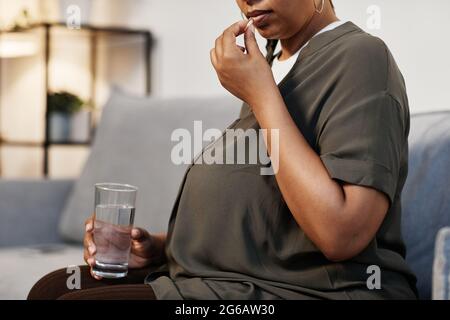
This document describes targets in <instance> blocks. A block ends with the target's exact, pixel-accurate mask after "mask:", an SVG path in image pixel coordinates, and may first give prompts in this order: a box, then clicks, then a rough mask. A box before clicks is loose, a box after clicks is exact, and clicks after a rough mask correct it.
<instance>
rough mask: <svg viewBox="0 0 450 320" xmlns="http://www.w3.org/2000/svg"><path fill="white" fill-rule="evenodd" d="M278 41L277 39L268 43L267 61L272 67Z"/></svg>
mask: <svg viewBox="0 0 450 320" xmlns="http://www.w3.org/2000/svg"><path fill="white" fill-rule="evenodd" d="M277 44H278V40H277V39H268V40H267V43H266V51H267V54H266V60H267V62H268V63H269V65H271V66H272V62H273V59H274V58H275V56H274V54H275V49H276V48H277Z"/></svg>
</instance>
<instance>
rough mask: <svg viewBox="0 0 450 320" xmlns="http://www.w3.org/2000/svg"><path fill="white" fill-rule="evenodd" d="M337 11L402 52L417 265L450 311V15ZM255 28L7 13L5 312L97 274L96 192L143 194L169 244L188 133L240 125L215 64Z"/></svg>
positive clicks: (143, 214) (103, 11)
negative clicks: (68, 275) (44, 280)
mask: <svg viewBox="0 0 450 320" xmlns="http://www.w3.org/2000/svg"><path fill="white" fill-rule="evenodd" d="M333 2H334V4H335V7H336V11H337V14H338V16H339V17H340V18H341V20H351V21H353V22H354V23H356V24H357V25H358V26H360V27H361V28H362V29H364V30H365V31H367V32H369V33H371V34H373V35H375V36H379V37H380V38H382V39H383V40H384V41H385V42H386V43H387V45H388V46H389V48H390V49H391V51H392V53H393V55H394V57H395V59H396V61H397V63H398V65H399V67H400V69H401V71H402V73H403V75H404V77H405V80H406V84H407V90H408V96H409V102H410V109H411V113H412V114H413V115H414V116H413V117H412V120H411V134H410V139H409V142H410V147H411V148H410V162H409V164H410V170H409V176H408V180H407V183H406V185H405V188H404V193H403V195H402V207H403V211H404V215H403V217H404V219H403V221H402V232H403V235H404V238H405V242H406V244H407V246H408V255H407V261H408V263H409V264H410V265H411V267H412V269H413V270H414V272H415V273H416V274H417V275H418V276H419V282H418V287H419V291H420V293H421V297H422V298H425V299H427V298H430V297H431V295H432V279H433V283H434V284H433V290H434V293H433V296H434V297H438V298H439V297H447V298H448V299H450V289H449V288H450V286H449V285H448V275H449V273H450V263H447V264H445V263H444V262H445V261H450V229H447V231H445V230H444V229H443V228H444V227H446V226H450V214H449V213H450V201H449V197H448V192H447V190H448V181H450V171H449V170H448V168H449V163H450V103H448V92H449V89H450V81H449V79H448V75H449V74H450V59H449V57H450V42H449V41H448V34H449V32H450V14H449V12H450V1H448V0H433V1H420V0H395V1H392V0H358V1H356V0H355V1H349V0H333ZM240 19H242V18H241V14H240V12H239V9H238V6H237V5H236V2H235V1H234V0H214V1H212V0H189V1H185V0H178V1H167V0H0V261H1V263H0V299H25V298H26V296H27V294H28V292H29V290H30V288H31V286H32V285H33V284H34V283H35V282H36V281H37V280H38V279H39V278H40V277H42V276H44V275H45V274H47V273H48V272H51V271H53V270H55V269H57V268H62V267H67V266H69V265H77V264H82V263H83V258H82V239H83V235H84V221H85V219H86V218H87V217H88V216H90V215H91V214H92V211H93V205H94V187H93V186H94V184H95V183H97V182H119V183H129V184H133V185H135V186H138V187H139V192H138V198H137V204H136V208H137V210H136V212H137V214H136V225H138V226H140V227H144V228H147V229H148V230H150V231H151V232H164V231H166V230H167V222H168V219H169V215H170V213H171V209H172V205H173V202H174V200H175V197H176V194H177V191H178V187H179V185H180V181H181V179H182V177H183V174H184V171H185V167H183V166H176V165H175V164H174V163H173V162H172V161H171V152H172V150H171V147H172V146H173V143H172V142H173V141H171V134H172V133H173V130H175V129H178V128H188V129H189V130H191V129H192V124H193V121H195V120H200V119H201V120H202V121H203V122H202V123H203V128H204V129H207V128H216V129H223V128H225V127H226V126H227V125H229V124H230V123H231V122H232V121H233V120H235V119H236V117H237V115H238V112H239V109H240V106H241V102H240V101H238V100H237V99H234V98H233V97H231V96H230V94H228V93H227V92H226V91H225V90H224V89H223V88H222V87H221V86H220V83H219V82H218V80H217V77H216V74H215V72H214V69H213V67H212V66H211V63H210V57H209V51H210V49H211V48H212V47H213V46H214V40H215V39H216V38H217V37H218V36H219V35H220V34H221V33H222V31H223V30H224V29H225V28H227V27H228V26H230V25H231V24H232V23H234V22H236V21H238V20H240ZM257 38H258V42H259V44H260V48H261V50H262V51H263V52H264V47H265V40H264V39H261V38H260V37H257ZM239 41H242V39H239ZM264 53H265V52H264ZM190 132H192V130H191V131H190ZM203 142H205V141H203ZM439 230H443V231H439ZM444 231H445V232H444ZM438 232H439V235H440V236H438ZM436 237H438V241H437V242H436V243H437V245H436V255H435V254H434V250H435V239H436ZM439 239H440V240H439ZM445 243H447V245H444V244H445ZM445 259H447V260H445ZM433 261H435V264H434V266H435V269H434V271H433V272H432V268H433ZM436 261H437V262H436ZM443 261H444V262H443ZM446 268H447V269H446ZM445 294H447V295H446V296H445Z"/></svg>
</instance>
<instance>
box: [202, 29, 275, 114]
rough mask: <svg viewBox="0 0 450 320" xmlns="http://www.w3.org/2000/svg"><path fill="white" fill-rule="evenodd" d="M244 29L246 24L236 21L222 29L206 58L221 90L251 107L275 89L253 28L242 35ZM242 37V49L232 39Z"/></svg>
mask: <svg viewBox="0 0 450 320" xmlns="http://www.w3.org/2000/svg"><path fill="white" fill-rule="evenodd" d="M246 26H247V22H246V21H240V22H237V23H235V24H233V25H232V26H230V27H229V28H228V29H226V30H225V31H224V32H223V34H222V35H221V36H220V37H218V38H217V39H216V43H215V48H214V49H211V52H210V55H211V62H212V64H213V66H214V69H215V70H216V72H217V75H218V77H219V80H220V83H221V84H222V86H223V87H224V88H225V89H227V90H228V91H229V92H231V94H233V95H234V96H236V97H238V98H239V99H241V100H243V101H245V102H246V103H247V104H249V105H250V106H251V105H253V104H254V103H257V102H259V101H264V95H265V94H268V93H270V92H271V90H273V89H276V84H275V80H274V78H273V74H272V70H271V68H270V66H269V64H268V63H267V61H266V59H265V58H264V56H263V55H262V53H261V51H260V50H259V47H258V44H257V42H256V38H255V29H254V26H253V25H252V26H250V27H249V28H248V29H247V31H245V27H246ZM243 33H244V39H245V47H246V48H242V47H240V46H238V45H237V44H236V37H238V36H239V35H241V34H243ZM245 49H246V50H247V53H245V52H244V51H245Z"/></svg>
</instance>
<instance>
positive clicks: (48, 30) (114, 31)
mask: <svg viewBox="0 0 450 320" xmlns="http://www.w3.org/2000/svg"><path fill="white" fill-rule="evenodd" d="M55 28H65V29H66V30H70V29H69V28H67V26H66V25H65V24H63V23H41V24H34V25H31V26H29V27H27V28H22V29H19V30H13V31H0V35H1V34H3V33H7V32H18V33H20V32H29V31H32V30H37V29H43V31H44V37H43V38H44V39H43V41H44V46H43V50H44V66H45V67H44V68H45V80H44V82H45V93H46V96H45V120H44V121H45V136H44V137H45V138H44V141H43V142H31V141H8V140H5V139H2V137H0V146H1V145H7V146H20V147H42V148H43V157H44V159H43V168H42V172H43V175H44V177H48V175H49V149H50V147H51V146H53V145H57V146H89V145H90V144H91V142H92V138H93V136H94V134H95V123H94V120H93V117H92V113H90V120H89V121H90V128H91V130H90V131H91V132H90V135H89V136H90V137H89V140H88V141H51V140H50V130H51V128H50V112H49V110H48V104H47V96H48V93H49V92H50V81H49V80H50V77H49V75H50V71H51V70H50V60H51V48H52V41H53V38H52V30H53V29H55ZM71 31H73V32H79V31H84V32H88V34H89V37H90V64H91V65H90V70H91V88H90V99H89V104H90V105H91V107H92V108H94V110H95V107H96V106H95V101H96V80H97V60H98V57H97V49H98V48H97V47H98V40H99V38H100V37H101V36H103V35H121V36H127V35H129V36H141V37H143V40H144V46H143V50H144V51H143V57H144V65H145V79H144V81H145V93H146V94H147V95H149V94H150V92H151V48H152V44H153V39H152V34H151V32H150V31H148V30H139V29H129V28H119V27H97V26H92V25H83V26H81V29H80V30H78V29H74V30H71ZM0 107H1V106H0ZM0 170H1V168H0Z"/></svg>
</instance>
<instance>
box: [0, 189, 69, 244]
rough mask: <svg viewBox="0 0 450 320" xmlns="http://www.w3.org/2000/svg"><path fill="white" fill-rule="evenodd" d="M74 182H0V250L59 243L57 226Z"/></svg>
mask: <svg viewBox="0 0 450 320" xmlns="http://www.w3.org/2000/svg"><path fill="white" fill-rule="evenodd" d="M73 182H74V181H73V180H0V247H10V246H19V245H36V244H49V243H60V242H62V240H61V238H60V236H59V234H58V222H59V217H60V214H61V211H62V210H63V208H64V205H65V202H66V199H67V196H68V195H69V193H70V191H71V189H72V185H73Z"/></svg>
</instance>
